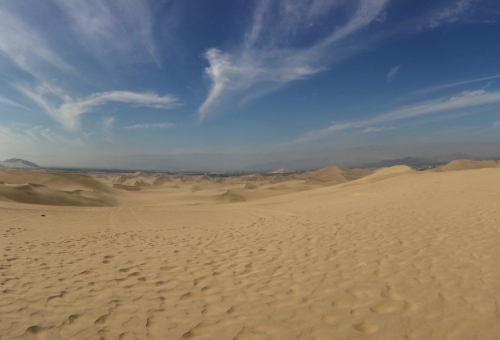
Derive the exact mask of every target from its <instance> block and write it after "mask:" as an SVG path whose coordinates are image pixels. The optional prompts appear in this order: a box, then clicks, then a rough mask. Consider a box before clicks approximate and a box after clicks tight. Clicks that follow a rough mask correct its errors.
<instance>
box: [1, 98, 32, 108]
mask: <svg viewBox="0 0 500 340" xmlns="http://www.w3.org/2000/svg"><path fill="white" fill-rule="evenodd" d="M0 104H5V105H9V106H14V107H19V108H22V109H25V110H28V111H31V110H30V109H28V108H27V107H25V106H23V105H21V104H18V103H16V102H15V101H13V100H10V99H9V98H5V97H0Z"/></svg>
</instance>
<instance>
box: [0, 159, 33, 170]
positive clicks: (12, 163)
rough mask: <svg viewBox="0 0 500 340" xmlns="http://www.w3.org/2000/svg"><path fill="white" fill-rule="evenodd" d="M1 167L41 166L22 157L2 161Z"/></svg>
mask: <svg viewBox="0 0 500 340" xmlns="http://www.w3.org/2000/svg"><path fill="white" fill-rule="evenodd" d="M0 168H10V169H34V168H40V167H39V166H38V165H36V164H35V163H32V162H29V161H27V160H24V159H20V158H11V159H6V160H5V161H3V162H0Z"/></svg>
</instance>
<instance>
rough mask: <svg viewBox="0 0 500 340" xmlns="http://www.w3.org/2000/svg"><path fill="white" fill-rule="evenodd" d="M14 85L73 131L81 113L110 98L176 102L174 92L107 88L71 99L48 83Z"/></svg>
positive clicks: (158, 104)
mask: <svg viewBox="0 0 500 340" xmlns="http://www.w3.org/2000/svg"><path fill="white" fill-rule="evenodd" d="M15 87H16V89H17V90H18V91H20V92H21V93H23V94H24V95H26V96H27V97H28V98H30V99H31V100H32V101H33V102H35V103H36V104H37V105H38V107H40V108H41V109H42V110H43V111H44V112H45V113H46V114H48V115H49V116H50V117H51V118H52V119H54V120H55V121H57V122H59V123H61V124H62V125H63V126H64V127H66V128H67V129H69V130H73V131H74V130H77V129H78V127H79V123H80V116H81V115H82V114H85V113H87V112H91V111H92V110H94V109H95V108H97V107H99V106H102V105H106V104H108V103H110V102H114V103H125V104H132V105H137V106H149V107H153V108H157V109H171V108H174V107H176V106H178V105H179V102H178V99H177V97H175V96H173V95H165V96H159V95H157V94H155V93H152V92H146V93H136V92H128V91H110V92H101V93H95V94H93V95H91V96H88V97H84V98H77V99H74V98H72V97H71V96H69V95H68V94H66V93H65V92H64V91H62V89H60V88H57V87H54V86H51V85H49V84H42V85H39V86H38V87H36V88H35V89H32V88H30V87H27V86H21V85H15Z"/></svg>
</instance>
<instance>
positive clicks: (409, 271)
mask: <svg viewBox="0 0 500 340" xmlns="http://www.w3.org/2000/svg"><path fill="white" fill-rule="evenodd" d="M337 170H338V169H335V171H337ZM340 170H342V169H340ZM335 171H332V172H328V173H327V174H326V176H330V175H332V173H334V172H335ZM342 171H343V173H346V171H345V170H342ZM339 173H340V172H337V173H334V174H333V176H331V177H329V178H334V181H335V178H336V177H335V176H336V175H338V174H339ZM340 174H342V173H340ZM299 175H303V174H296V175H294V176H299ZM316 175H317V174H316ZM99 176H102V177H99V178H98V176H97V175H96V176H95V180H99V181H100V183H101V184H103V183H105V185H106V186H108V187H109V186H110V185H113V184H121V185H132V186H133V185H134V183H135V182H136V181H143V182H144V183H149V184H152V183H153V181H155V180H156V178H157V177H156V176H142V175H137V176H135V177H134V178H129V179H127V180H126V181H125V184H123V183H117V182H116V181H117V180H118V178H119V177H120V176H121V175H120V174H116V175H101V174H99ZM307 176H308V175H306V177H307ZM7 179H8V178H5V179H4V178H0V180H2V181H3V182H4V183H2V184H0V189H1V190H7V189H8V190H11V191H15V192H17V193H20V194H19V195H21V194H22V195H28V196H29V195H32V194H33V193H34V194H36V195H42V196H43V195H45V196H48V195H49V192H42V191H44V190H56V189H53V188H51V187H50V186H48V185H45V184H39V183H38V184H37V182H36V181H32V180H31V179H30V181H27V180H26V179H27V178H24V179H23V181H24V182H23V183H17V184H11V183H9V182H8V181H7ZM183 179H184V181H183V182H181V178H173V177H172V178H171V181H170V182H169V181H166V182H164V183H162V184H161V185H150V186H147V185H146V186H144V185H143V183H142V182H139V184H141V186H140V187H141V190H139V191H126V190H120V189H110V190H112V192H113V195H115V196H114V197H117V199H118V200H119V201H118V203H117V206H113V207H102V206H84V207H82V206H79V207H68V206H65V207H64V206H47V205H45V206H42V205H36V204H31V205H30V204H20V203H15V202H14V201H13V200H6V199H4V200H3V201H0V239H2V240H3V242H2V243H1V245H0V247H2V254H3V256H1V257H0V284H1V287H2V288H1V290H0V292H1V293H0V320H1V322H0V339H101V338H104V339H150V340H151V339H223V340H225V339H228V340H233V339H237V340H244V339H332V338H334V339H344V340H347V339H495V338H496V337H497V336H498V334H500V319H499V317H498V315H499V313H500V307H499V301H500V272H499V271H498V258H499V256H500V252H499V249H500V243H499V242H500V241H499V240H500V231H499V230H500V224H499V223H500V222H499V221H500V216H499V210H498V206H499V197H500V169H495V168H485V169H475V170H469V171H423V172H417V171H413V170H412V169H410V168H408V167H405V166H398V167H392V168H386V169H381V170H378V171H375V172H373V173H370V174H369V175H367V176H364V177H362V178H359V179H357V180H353V181H350V182H346V183H341V184H337V185H332V184H331V182H320V181H319V180H318V181H316V182H315V183H316V184H314V185H313V184H305V181H306V180H307V179H301V180H299V179H297V178H296V177H290V179H289V180H287V181H284V182H280V183H277V184H270V183H269V182H270V178H268V176H261V177H260V176H252V177H251V176H248V177H245V178H226V179H224V181H223V183H218V182H217V181H211V180H202V179H201V178H200V177H199V176H198V177H196V178H190V177H183ZM250 179H251V180H250ZM11 180H12V179H11ZM65 180H66V179H65ZM40 182H41V181H40ZM55 182H57V183H60V182H59V179H58V180H57V181H55ZM44 183H46V184H47V182H44ZM85 183H86V184H85V185H86V186H88V185H89V183H92V182H91V181H89V180H88V178H86V179H85ZM325 183H326V184H325ZM247 184H253V185H258V187H257V188H256V189H246V190H248V193H245V191H239V189H245V188H244V187H245V186H246V185H247ZM74 186H76V184H75V183H74V182H71V186H69V188H68V189H72V190H73V191H71V190H67V191H66V192H65V191H63V189H64V188H61V187H59V189H57V190H59V191H60V192H65V194H67V195H68V196H71V195H73V196H75V197H77V198H78V197H86V195H90V194H91V193H94V192H93V191H91V190H89V189H88V187H86V188H81V189H74ZM193 186H199V188H200V190H196V191H195V192H193V188H192V187H193ZM280 186H284V187H286V188H287V189H283V188H282V187H280ZM238 188H239V189H238ZM271 188H272V189H271ZM290 188H295V189H296V190H291V189H290ZM297 188H299V189H300V190H299V189H297ZM307 188H309V189H307ZM59 191H58V192H59ZM254 192H256V193H255V194H254V195H255V196H251V193H252V194H253V193H254ZM261 192H264V193H267V192H272V193H274V192H278V193H282V192H287V194H280V195H278V196H274V197H267V198H265V197H261V196H259V195H262V194H261ZM242 193H244V194H245V195H249V196H248V197H250V198H251V199H247V200H245V201H244V200H241V199H239V198H238V197H243V196H242V195H243V194H242ZM0 194H1V195H3V196H4V195H5V194H4V193H3V192H1V191H0ZM94 194H95V193H94ZM3 196H2V197H3ZM259 197H260V198H259ZM90 198H92V197H90ZM243 198H244V197H243ZM232 201H236V202H235V203H231V202H232ZM226 203H230V204H226Z"/></svg>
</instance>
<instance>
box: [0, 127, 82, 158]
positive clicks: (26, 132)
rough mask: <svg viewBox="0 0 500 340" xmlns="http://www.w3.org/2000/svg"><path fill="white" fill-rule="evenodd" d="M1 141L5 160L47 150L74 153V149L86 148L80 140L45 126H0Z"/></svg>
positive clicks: (1, 150)
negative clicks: (62, 150)
mask: <svg viewBox="0 0 500 340" xmlns="http://www.w3.org/2000/svg"><path fill="white" fill-rule="evenodd" d="M0 140H1V141H2V142H1V143H0V154H2V155H3V156H4V157H5V158H7V157H19V156H20V155H23V154H26V152H29V153H30V154H37V153H39V152H44V151H46V150H47V148H50V150H51V152H55V151H56V149H65V148H66V149H70V148H71V149H72V151H73V152H74V148H77V147H85V146H86V144H85V143H84V142H83V141H82V140H81V139H80V138H74V137H71V138H69V137H67V136H64V135H61V134H59V133H57V132H55V131H54V130H52V129H50V128H46V127H43V126H35V127H25V126H2V125H0Z"/></svg>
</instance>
